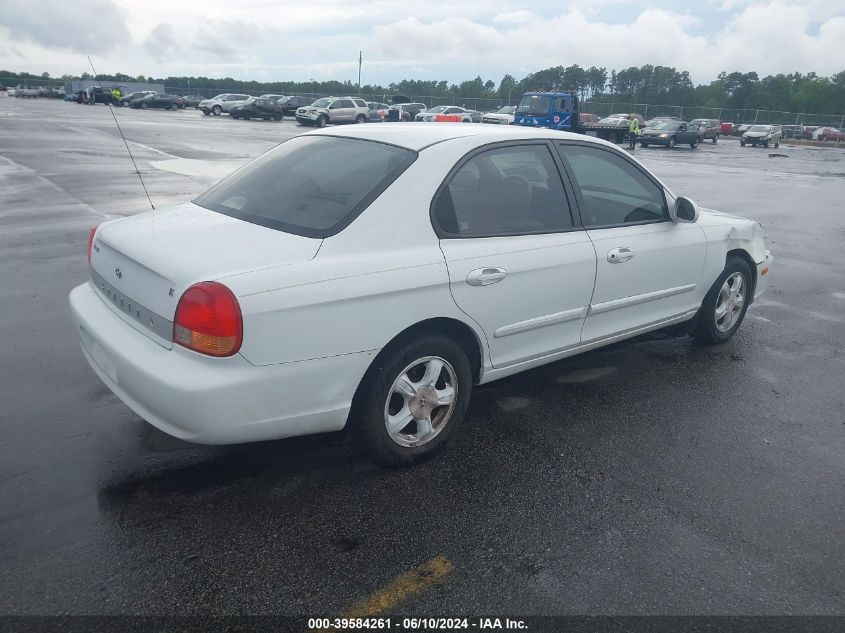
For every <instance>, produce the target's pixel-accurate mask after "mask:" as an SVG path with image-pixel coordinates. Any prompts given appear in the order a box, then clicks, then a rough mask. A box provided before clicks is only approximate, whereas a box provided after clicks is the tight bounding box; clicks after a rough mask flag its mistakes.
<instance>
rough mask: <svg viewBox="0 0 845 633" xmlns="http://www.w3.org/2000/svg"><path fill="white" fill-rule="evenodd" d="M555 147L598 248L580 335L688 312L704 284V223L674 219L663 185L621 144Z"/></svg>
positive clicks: (587, 337) (602, 335) (603, 334)
mask: <svg viewBox="0 0 845 633" xmlns="http://www.w3.org/2000/svg"><path fill="white" fill-rule="evenodd" d="M558 149H559V151H560V155H561V156H562V157H563V159H564V163H565V165H566V168H567V171H568V172H569V173H570V175H571V177H572V180H573V184H574V185H575V191H576V196H577V200H578V207H579V210H580V215H581V220H582V222H583V224H584V227H585V228H586V229H587V235H588V236H589V237H590V239H591V240H592V242H593V244H594V245H595V250H596V260H597V262H596V283H595V290H594V291H593V296H592V299H591V301H590V308H589V314H588V316H587V318H586V321H585V323H584V330H583V333H582V337H581V338H582V341H583V342H585V343H587V342H590V341H595V340H600V339H606V338H609V337H613V336H615V335H617V334H623V333H627V332H631V331H633V330H636V329H638V328H641V327H644V326H651V325H654V324H657V323H660V322H663V321H667V320H670V319H673V318H676V317H680V316H683V315H687V314H690V313H691V312H692V313H694V312H695V310H696V309H697V308H698V306H699V305H700V302H701V294H702V291H703V290H704V289H701V288H699V287H698V284H699V283H700V280H701V277H702V272H703V269H704V260H705V256H706V238H705V235H704V231H702V230H701V228H700V227H699V226H698V224H688V223H676V222H672V220H671V219H670V218H669V213H668V207H667V202H666V194H665V192H664V189H663V187H662V185H660V183H659V182H657V181H656V180H655V179H654V178H653V177H652V176H651V175H650V174H648V173H647V172H646V171H645V170H644V169H643V168H642V167H640V166H639V165H638V164H637V163H635V162H634V161H633V160H631V159H630V158H629V157H628V156H627V155H625V154H624V153H623V152H621V151H618V150H614V149H612V148H605V147H603V146H599V145H594V144H586V143H579V142H577V141H565V142H560V143H558ZM690 316H691V314H690Z"/></svg>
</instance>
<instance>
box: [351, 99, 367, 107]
mask: <svg viewBox="0 0 845 633" xmlns="http://www.w3.org/2000/svg"><path fill="white" fill-rule="evenodd" d="M353 101H354V102H355V105H356V106H358V107H359V108H366V107H367V103H366V102H365V101H363V100H361V99H353Z"/></svg>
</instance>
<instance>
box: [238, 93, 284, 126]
mask: <svg viewBox="0 0 845 633" xmlns="http://www.w3.org/2000/svg"><path fill="white" fill-rule="evenodd" d="M229 116H231V117H232V118H233V119H246V120H249V119H264V120H265V121H269V120H270V119H274V120H276V121H281V120H282V117H283V116H284V111H283V110H282V106H280V105H279V104H278V103H276V102H275V101H273V100H272V99H264V98H262V97H251V98H249V99H247V100H246V101H241V102H240V103H239V104H238V105H236V106H232V108H231V109H230V110H229Z"/></svg>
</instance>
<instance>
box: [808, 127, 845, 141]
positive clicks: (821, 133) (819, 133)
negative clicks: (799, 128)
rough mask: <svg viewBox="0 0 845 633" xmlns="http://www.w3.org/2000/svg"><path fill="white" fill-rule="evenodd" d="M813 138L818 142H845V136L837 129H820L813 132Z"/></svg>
mask: <svg viewBox="0 0 845 633" xmlns="http://www.w3.org/2000/svg"><path fill="white" fill-rule="evenodd" d="M813 138H814V139H815V140H817V141H845V134H843V133H842V130H837V129H836V128H835V127H820V128H818V129H817V130H816V131H815V132H813Z"/></svg>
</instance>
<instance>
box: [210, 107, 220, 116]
mask: <svg viewBox="0 0 845 633" xmlns="http://www.w3.org/2000/svg"><path fill="white" fill-rule="evenodd" d="M211 114H213V115H214V116H220V115H221V114H223V108H221V107H220V106H219V105H216V106H214V107H213V108H211Z"/></svg>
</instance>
